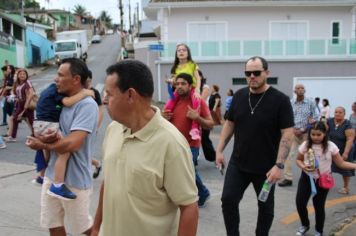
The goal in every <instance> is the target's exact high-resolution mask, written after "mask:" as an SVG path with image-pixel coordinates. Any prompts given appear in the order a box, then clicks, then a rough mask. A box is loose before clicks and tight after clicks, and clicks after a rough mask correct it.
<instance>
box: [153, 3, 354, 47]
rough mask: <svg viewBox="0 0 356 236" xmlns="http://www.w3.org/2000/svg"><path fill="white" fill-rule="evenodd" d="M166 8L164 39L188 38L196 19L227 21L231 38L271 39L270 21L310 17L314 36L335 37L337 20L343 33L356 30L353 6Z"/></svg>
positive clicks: (161, 16)
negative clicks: (192, 23) (334, 24)
mask: <svg viewBox="0 0 356 236" xmlns="http://www.w3.org/2000/svg"><path fill="white" fill-rule="evenodd" d="M164 12H165V14H162V12H160V13H159V17H158V19H159V20H160V22H161V24H163V28H166V29H162V39H163V40H169V41H184V40H185V39H186V37H187V23H188V22H192V21H198V22H199V21H201V22H204V21H212V22H214V21H219V22H221V21H225V22H227V25H228V26H227V29H228V30H227V33H228V38H229V39H230V40H231V39H268V37H269V23H270V21H301V20H303V21H304V20H307V21H308V22H309V37H310V38H329V37H331V21H335V20H340V21H341V22H342V24H341V25H342V29H341V30H342V31H341V37H343V38H350V37H351V31H352V30H351V26H352V14H351V9H350V7H239V8H233V7H230V8H185V9H175V8H172V9H170V10H168V9H165V10H164ZM165 16H168V18H166V19H165ZM165 25H166V27H165ZM165 30H167V31H165ZM164 34H166V35H164Z"/></svg>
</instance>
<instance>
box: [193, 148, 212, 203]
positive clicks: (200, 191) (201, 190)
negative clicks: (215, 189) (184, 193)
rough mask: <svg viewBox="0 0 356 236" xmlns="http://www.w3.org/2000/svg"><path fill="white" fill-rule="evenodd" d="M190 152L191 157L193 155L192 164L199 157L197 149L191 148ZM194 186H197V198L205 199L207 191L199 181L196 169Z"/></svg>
mask: <svg viewBox="0 0 356 236" xmlns="http://www.w3.org/2000/svg"><path fill="white" fill-rule="evenodd" d="M190 150H191V151H192V155H193V163H195V162H196V161H197V159H198V156H199V148H195V147H191V148H190ZM195 184H196V185H197V188H198V195H199V197H202V196H203V197H206V196H207V195H209V190H208V189H207V188H206V187H205V185H204V184H203V181H202V180H201V178H200V175H199V172H198V170H197V169H196V168H195Z"/></svg>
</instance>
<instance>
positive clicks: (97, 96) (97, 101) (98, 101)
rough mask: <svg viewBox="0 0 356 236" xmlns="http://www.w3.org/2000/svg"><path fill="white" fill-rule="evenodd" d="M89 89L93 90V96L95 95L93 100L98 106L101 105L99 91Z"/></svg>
mask: <svg viewBox="0 0 356 236" xmlns="http://www.w3.org/2000/svg"><path fill="white" fill-rule="evenodd" d="M90 89H91V90H93V91H94V96H95V98H94V100H95V102H96V104H98V106H101V105H103V103H102V101H101V96H100V93H99V91H98V90H97V89H95V88H90Z"/></svg>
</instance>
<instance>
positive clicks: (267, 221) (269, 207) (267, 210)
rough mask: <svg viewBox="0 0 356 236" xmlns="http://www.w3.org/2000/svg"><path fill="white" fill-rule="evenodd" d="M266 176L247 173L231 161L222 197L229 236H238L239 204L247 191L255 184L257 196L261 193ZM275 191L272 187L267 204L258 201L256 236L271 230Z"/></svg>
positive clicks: (264, 234)
mask: <svg viewBox="0 0 356 236" xmlns="http://www.w3.org/2000/svg"><path fill="white" fill-rule="evenodd" d="M265 180H266V175H265V174H263V175H258V174H252V173H247V172H243V171H241V170H239V168H238V167H237V165H236V163H234V160H230V163H229V166H228V168H227V171H226V177H225V183H224V188H223V193H222V197H221V201H222V212H223V216H224V222H225V228H226V233H227V235H228V236H236V235H237V236H238V235H240V232H239V224H240V212H239V204H240V201H241V199H242V197H243V195H244V192H245V190H246V189H247V187H248V186H249V185H250V183H252V184H253V188H254V189H255V192H256V196H258V194H259V193H260V191H261V189H262V185H263V183H264V181H265ZM274 189H275V185H272V188H271V190H270V193H269V196H268V199H267V201H266V202H260V201H258V217H257V226H256V231H255V232H256V235H258V236H262V235H263V236H266V235H268V232H269V230H270V228H271V225H272V222H273V217H274Z"/></svg>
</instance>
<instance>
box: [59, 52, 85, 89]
mask: <svg viewBox="0 0 356 236" xmlns="http://www.w3.org/2000/svg"><path fill="white" fill-rule="evenodd" d="M65 63H68V64H69V71H70V73H71V74H72V76H74V75H79V76H80V83H81V84H82V85H83V86H84V85H85V82H86V81H87V78H88V75H89V69H88V67H87V65H86V64H85V62H83V61H82V60H80V59H78V58H65V59H63V60H62V63H61V64H65Z"/></svg>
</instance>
